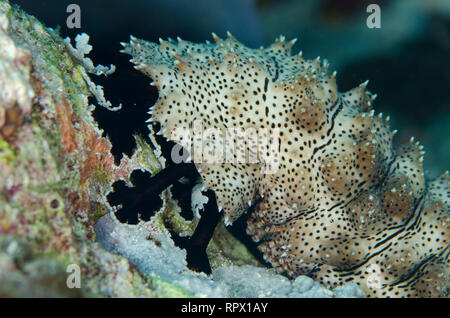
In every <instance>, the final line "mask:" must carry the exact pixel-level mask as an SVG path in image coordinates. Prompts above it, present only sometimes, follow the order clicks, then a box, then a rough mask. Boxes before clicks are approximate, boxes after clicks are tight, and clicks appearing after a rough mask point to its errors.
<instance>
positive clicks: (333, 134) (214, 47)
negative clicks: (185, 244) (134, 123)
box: [124, 34, 450, 297]
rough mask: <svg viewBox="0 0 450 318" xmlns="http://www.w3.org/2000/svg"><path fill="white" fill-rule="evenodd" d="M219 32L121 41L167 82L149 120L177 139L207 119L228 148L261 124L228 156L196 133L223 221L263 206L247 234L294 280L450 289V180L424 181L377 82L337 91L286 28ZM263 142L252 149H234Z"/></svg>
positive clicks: (415, 153) (390, 291) (424, 291)
mask: <svg viewBox="0 0 450 318" xmlns="http://www.w3.org/2000/svg"><path fill="white" fill-rule="evenodd" d="M214 40H215V43H213V44H211V43H206V44H194V43H191V42H188V41H184V40H181V39H178V40H177V41H174V40H168V41H164V40H160V44H155V43H151V42H146V41H144V40H139V39H136V38H134V37H132V38H131V41H130V43H127V44H124V52H125V53H128V54H130V55H131V56H132V57H133V59H132V62H133V63H135V67H136V69H138V70H140V71H142V72H144V73H145V74H147V75H148V76H149V77H151V78H152V79H153V81H154V82H153V85H155V86H157V88H158V89H159V99H158V101H157V103H156V104H155V105H154V106H153V107H152V108H151V114H152V117H151V119H150V121H154V122H159V123H160V124H161V131H160V134H162V135H163V136H164V137H166V138H167V139H169V140H172V141H175V142H179V143H181V141H180V140H181V137H180V134H179V131H189V130H195V127H196V124H198V123H200V124H201V128H202V129H203V131H205V130H207V129H214V130H216V131H219V132H220V133H221V135H222V136H227V137H228V138H226V139H225V141H222V142H221V143H219V146H220V147H223V148H224V149H228V148H227V146H229V145H236V142H237V141H239V140H240V139H239V138H242V136H241V135H233V134H230V133H229V131H230V129H239V130H242V131H244V132H247V133H248V132H249V131H250V132H254V133H248V134H249V135H252V134H253V135H255V134H256V133H257V134H258V137H257V138H256V139H251V138H250V139H251V140H254V141H255V140H256V143H252V142H246V143H243V144H242V143H241V144H239V143H238V144H239V145H238V146H236V147H234V146H232V147H231V150H230V151H228V152H226V153H227V155H230V158H231V159H230V160H225V161H219V162H208V161H205V160H196V157H195V156H194V153H195V149H196V147H197V146H198V143H200V144H201V145H204V143H207V140H205V139H202V140H194V142H193V143H191V144H188V145H190V146H191V148H188V149H187V150H188V151H189V153H190V154H191V157H192V158H194V163H195V165H196V167H197V169H198V171H199V172H200V175H201V177H202V183H203V185H204V187H205V188H208V189H212V190H214V191H215V194H216V197H217V203H218V206H219V209H223V212H224V221H225V223H226V224H231V223H233V222H234V221H235V220H236V219H237V218H238V217H239V216H240V215H242V214H243V213H244V212H246V210H247V209H248V206H249V205H255V211H254V212H253V213H252V214H250V215H249V218H248V227H247V232H248V233H249V234H250V235H251V236H252V238H253V239H254V240H255V241H259V242H260V244H259V248H260V250H261V251H262V252H263V253H264V257H265V258H266V259H267V260H268V261H270V263H271V264H272V265H273V266H274V267H275V268H276V270H277V271H279V272H282V273H285V274H287V275H288V276H291V277H296V276H299V275H305V274H306V275H309V276H311V277H313V278H314V279H316V280H318V281H320V282H322V283H323V284H325V285H327V286H330V287H336V286H340V285H343V284H344V283H346V282H350V281H353V282H355V283H356V284H358V285H359V286H360V287H361V288H362V289H363V290H364V291H365V292H366V294H367V295H368V296H374V297H380V296H381V297H383V296H391V297H437V296H441V297H442V296H447V295H448V290H449V274H450V273H449V266H448V265H449V236H450V231H449V225H450V222H449V221H450V220H449V197H450V192H449V191H450V186H449V182H450V177H449V175H448V173H447V172H446V173H444V174H443V175H442V176H441V177H440V178H437V179H436V180H434V181H430V182H426V181H425V178H424V173H423V167H422V161H423V155H424V152H423V147H422V146H421V145H420V144H419V143H418V142H416V141H414V139H413V138H412V139H411V141H410V143H409V144H407V145H404V146H402V147H400V148H399V149H395V147H394V146H393V137H394V135H395V131H391V129H390V127H389V117H383V115H382V114H378V115H377V114H375V111H374V110H373V109H372V103H373V101H374V99H375V97H376V95H373V94H372V93H370V92H369V91H368V90H367V88H366V86H367V82H365V83H362V84H361V85H359V86H358V87H356V88H354V89H352V90H350V91H348V92H344V93H341V92H339V91H338V89H337V84H336V73H335V72H333V73H331V72H329V71H328V63H327V62H326V61H322V60H320V58H317V59H316V60H305V59H304V58H303V57H302V56H301V54H296V55H292V54H291V47H292V46H293V44H294V42H295V41H286V40H285V39H284V37H282V36H280V37H279V38H278V39H277V40H276V41H275V42H274V43H273V44H272V45H270V46H269V47H267V48H260V49H252V48H248V47H246V46H244V45H243V44H241V43H239V41H237V40H236V39H235V38H234V37H233V36H232V35H231V34H228V37H227V38H226V39H221V38H219V37H217V36H216V35H214ZM180 129H181V130H180ZM261 131H263V132H264V136H268V135H269V136H272V137H273V136H276V137H273V138H269V141H270V142H272V143H274V142H277V147H276V149H275V150H276V151H275V152H276V155H275V160H271V159H273V156H274V154H273V153H271V152H270V150H268V148H267V147H262V146H261V145H260V143H258V142H259V141H261V139H260V137H261V134H260V132H261ZM202 136H204V135H202ZM212 139H214V138H212ZM247 141H248V140H247ZM196 142H197V143H196ZM183 145H184V146H186V144H183ZM272 150H273V149H272ZM254 153H257V154H256V157H255V158H256V160H244V161H239V160H238V159H239V156H240V155H242V156H243V157H244V158H247V159H248V158H249V157H250V155H251V154H254ZM197 158H204V157H201V156H200V157H197ZM268 168H270V169H268Z"/></svg>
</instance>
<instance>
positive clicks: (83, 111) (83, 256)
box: [0, 1, 175, 297]
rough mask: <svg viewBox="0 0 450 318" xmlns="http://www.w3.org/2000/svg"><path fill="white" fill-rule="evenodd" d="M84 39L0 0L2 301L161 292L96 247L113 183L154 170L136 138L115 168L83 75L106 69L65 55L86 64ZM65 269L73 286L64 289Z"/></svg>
mask: <svg viewBox="0 0 450 318" xmlns="http://www.w3.org/2000/svg"><path fill="white" fill-rule="evenodd" d="M87 40H88V37H87V35H83V36H80V37H78V38H77V48H73V47H71V45H70V41H66V43H65V42H64V41H63V40H62V39H61V37H60V36H59V35H58V33H57V32H56V31H55V30H52V29H50V28H46V27H44V26H43V25H42V24H41V23H40V22H39V21H38V20H37V19H35V18H34V17H31V16H29V15H27V14H26V13H24V12H23V11H21V10H20V9H18V8H17V7H11V6H10V5H9V3H8V2H7V1H0V296H3V297H70V296H78V297H79V296H116V297H118V296H122V297H132V296H158V293H157V292H156V288H155V286H158V284H157V283H155V284H153V285H150V284H149V283H148V281H147V280H146V279H145V278H143V277H141V275H140V274H139V273H138V271H137V270H136V269H135V268H134V267H133V266H132V265H131V264H130V263H129V262H128V260H126V259H125V258H123V257H120V256H117V255H113V254H111V253H109V252H106V251H105V250H104V249H102V248H101V247H100V246H99V244H98V243H97V242H96V235H95V231H94V227H93V225H94V224H95V222H96V221H97V220H98V219H99V218H100V217H101V216H103V215H105V214H106V215H108V212H109V211H113V209H112V208H111V207H110V206H109V204H108V202H107V200H106V195H107V194H108V193H110V192H111V191H112V186H111V185H112V183H113V182H114V181H117V180H119V179H123V180H125V181H127V182H129V175H130V173H131V172H132V171H133V170H134V169H143V170H147V171H150V172H152V173H155V172H157V171H158V170H159V169H161V166H160V163H159V161H158V160H157V158H156V157H155V156H154V155H153V151H152V149H151V147H150V146H149V145H147V144H145V143H144V142H143V141H142V139H140V138H137V144H138V147H137V149H136V151H135V153H134V155H133V157H132V158H128V157H125V158H124V159H123V160H122V161H121V163H120V165H115V164H114V159H113V157H112V155H111V152H110V150H111V144H110V142H109V141H108V139H107V138H104V137H102V131H101V130H100V129H98V127H97V124H96V122H95V121H94V118H93V116H92V115H91V110H92V109H93V106H92V105H90V104H89V102H88V96H92V95H95V96H97V97H98V98H99V99H100V100H102V98H101V97H102V92H101V88H100V87H97V86H96V85H95V84H94V83H93V82H91V80H90V78H89V76H88V72H90V71H94V72H96V70H97V71H100V70H105V72H106V69H108V68H101V67H96V68H94V67H89V63H87V60H88V59H87V58H85V59H86V60H85V61H79V60H78V59H77V57H76V56H73V55H72V53H76V52H78V54H77V55H78V58H80V57H81V58H84V55H85V54H86V53H88V52H89V51H90V49H91V48H92V47H90V46H89V45H88V44H87ZM89 61H90V60H89ZM83 62H85V63H86V65H83ZM91 63H92V62H91ZM103 101H104V99H103ZM105 104H107V103H105ZM169 208H170V207H168V208H167V209H169ZM72 264H74V265H77V266H78V268H79V269H80V277H79V278H80V279H79V282H80V285H79V287H80V288H69V286H68V285H67V280H68V278H69V274H71V273H73V272H72V271H70V272H67V269H68V268H69V267H68V266H69V265H72ZM165 286H166V295H174V294H173V293H171V290H175V288H174V289H171V286H172V285H170V284H167V283H165Z"/></svg>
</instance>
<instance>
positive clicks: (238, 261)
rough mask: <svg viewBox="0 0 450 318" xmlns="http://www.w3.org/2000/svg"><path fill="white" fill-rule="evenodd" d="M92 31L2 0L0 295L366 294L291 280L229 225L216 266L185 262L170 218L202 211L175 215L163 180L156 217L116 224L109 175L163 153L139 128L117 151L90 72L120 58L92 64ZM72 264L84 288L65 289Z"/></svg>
mask: <svg viewBox="0 0 450 318" xmlns="http://www.w3.org/2000/svg"><path fill="white" fill-rule="evenodd" d="M88 39H89V37H88V36H87V35H83V36H80V37H78V38H77V41H76V44H74V46H75V47H74V46H72V44H71V41H70V40H69V39H67V40H63V39H62V38H61V37H60V35H59V34H58V32H57V31H55V30H53V29H50V28H47V27H45V26H44V25H43V24H42V23H40V22H39V21H38V20H37V19H36V18H34V17H32V16H30V15H28V14H26V13H25V12H23V11H22V10H20V9H19V8H17V7H11V6H10V4H9V3H8V1H5V0H1V1H0V296H3V297H362V296H364V295H363V294H362V292H361V291H360V290H359V288H357V287H356V286H355V285H354V284H348V285H345V286H343V287H339V288H336V289H334V290H330V289H328V288H325V287H323V286H321V285H320V284H319V283H317V282H314V281H313V280H312V279H311V278H308V277H306V276H299V277H298V278H297V279H295V280H288V279H287V278H286V277H284V276H281V275H278V274H276V273H275V272H274V271H272V269H269V268H266V267H264V266H263V265H261V264H259V263H258V261H256V259H255V258H254V257H253V256H252V255H251V253H249V252H248V251H247V249H246V247H245V246H244V245H243V244H242V243H241V242H239V241H238V240H237V239H236V238H234V237H233V236H232V235H231V234H230V233H228V231H226V230H225V228H224V227H223V226H219V227H218V228H217V229H216V233H218V232H220V233H219V234H217V235H215V236H214V237H213V240H212V242H211V243H210V245H209V248H208V255H209V257H210V261H211V264H212V274H211V275H209V276H208V275H206V274H203V273H196V272H194V271H192V270H190V269H189V268H188V267H187V263H186V260H185V259H186V252H185V251H184V250H183V249H180V248H178V247H176V246H175V245H174V242H173V241H172V239H171V236H170V234H169V229H170V230H171V231H176V232H178V233H183V234H189V233H191V232H192V231H193V227H194V226H195V221H186V220H185V219H183V218H182V217H181V216H180V208H179V207H178V206H177V204H176V202H175V201H174V200H172V199H171V197H170V193H169V192H168V191H164V192H163V193H162V195H161V199H162V201H163V202H164V203H163V205H162V207H161V208H160V210H159V211H158V212H157V213H156V214H155V215H154V216H153V217H152V218H151V219H150V220H149V221H141V222H140V223H139V224H137V225H130V224H122V223H120V222H119V221H118V220H117V219H116V218H115V216H114V212H115V208H113V207H111V206H110V204H109V202H108V200H107V196H108V194H109V193H111V192H112V191H113V187H112V185H113V183H114V182H116V181H118V180H123V181H124V182H126V184H128V185H130V186H132V183H131V181H130V175H131V173H132V172H133V171H135V170H141V171H147V172H150V173H151V174H156V173H157V172H158V171H160V170H161V169H162V168H163V166H164V160H162V159H161V158H160V153H159V151H158V149H156V148H155V147H154V146H153V145H149V144H148V143H147V142H146V141H145V140H143V138H141V137H139V136H136V137H135V138H136V143H137V148H136V149H135V150H134V152H133V155H132V156H130V157H127V156H124V158H122V160H121V161H120V163H118V164H116V163H115V162H114V158H113V156H112V155H111V147H112V145H111V143H110V142H109V140H108V138H106V137H104V133H103V132H102V131H101V130H100V129H99V128H98V125H97V123H96V121H95V120H94V117H93V115H92V111H93V109H94V108H95V106H93V105H92V104H91V101H92V100H96V103H97V104H99V105H102V106H104V107H106V108H110V109H111V110H114V109H115V108H114V107H113V106H112V105H111V103H109V102H108V100H107V97H106V98H105V97H104V96H103V92H102V88H101V87H100V86H97V85H96V84H95V83H94V82H93V81H92V80H91V76H90V75H89V74H94V75H96V76H97V75H105V76H107V75H108V74H109V73H111V72H113V71H114V67H104V66H94V64H93V63H92V61H91V60H90V59H89V58H87V57H86V55H87V54H88V53H89V52H90V51H91V49H92V47H91V46H90V45H89V44H88V42H87V41H88ZM155 150H156V151H155ZM224 242H225V243H224ZM230 242H231V243H230ZM71 264H75V265H77V266H78V268H79V269H80V282H81V284H80V288H69V285H70V284H69V285H68V277H69V272H68V271H67V270H68V268H69V267H68V266H69V265H71Z"/></svg>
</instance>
